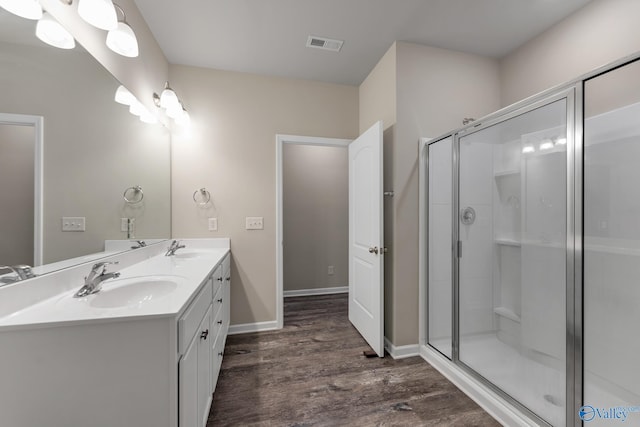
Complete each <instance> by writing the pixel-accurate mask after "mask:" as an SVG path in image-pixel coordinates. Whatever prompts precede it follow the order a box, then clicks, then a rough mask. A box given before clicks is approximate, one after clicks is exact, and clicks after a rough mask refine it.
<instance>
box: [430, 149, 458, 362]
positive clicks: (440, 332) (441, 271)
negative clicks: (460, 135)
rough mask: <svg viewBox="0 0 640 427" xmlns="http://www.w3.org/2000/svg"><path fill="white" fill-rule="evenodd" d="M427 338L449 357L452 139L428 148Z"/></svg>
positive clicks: (450, 347)
mask: <svg viewBox="0 0 640 427" xmlns="http://www.w3.org/2000/svg"><path fill="white" fill-rule="evenodd" d="M428 149H429V175H428V180H429V193H428V197H429V206H428V224H429V225H428V236H429V240H428V249H427V251H428V257H427V258H428V276H429V277H428V286H427V303H428V310H427V312H428V335H427V342H428V343H429V345H430V346H431V347H433V348H435V349H436V350H438V351H439V352H440V353H442V354H444V355H445V356H447V357H448V358H449V359H451V357H452V339H453V326H452V317H453V305H452V298H453V275H452V269H453V264H452V263H453V260H452V255H453V250H452V249H453V248H452V239H451V236H452V232H453V227H452V220H451V218H452V214H453V165H452V161H453V138H452V137H448V138H445V139H442V140H439V141H436V142H433V143H431V144H430V145H429V146H428Z"/></svg>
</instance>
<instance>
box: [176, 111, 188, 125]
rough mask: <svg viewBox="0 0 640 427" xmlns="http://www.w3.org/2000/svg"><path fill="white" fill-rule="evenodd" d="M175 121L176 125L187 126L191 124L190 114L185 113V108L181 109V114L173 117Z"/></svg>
mask: <svg viewBox="0 0 640 427" xmlns="http://www.w3.org/2000/svg"><path fill="white" fill-rule="evenodd" d="M175 122H176V124H177V125H178V126H181V127H189V125H190V124H191V116H189V113H187V110H185V109H183V110H182V114H180V116H179V117H177V118H176V119H175Z"/></svg>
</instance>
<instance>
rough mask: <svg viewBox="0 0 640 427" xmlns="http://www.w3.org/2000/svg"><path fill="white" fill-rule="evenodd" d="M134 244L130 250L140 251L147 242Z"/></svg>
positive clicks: (138, 241) (142, 241) (140, 241)
mask: <svg viewBox="0 0 640 427" xmlns="http://www.w3.org/2000/svg"><path fill="white" fill-rule="evenodd" d="M135 242H136V245H135V246H131V249H140V248H144V247H145V246H147V242H145V241H144V240H136V241H135Z"/></svg>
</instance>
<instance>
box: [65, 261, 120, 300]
mask: <svg viewBox="0 0 640 427" xmlns="http://www.w3.org/2000/svg"><path fill="white" fill-rule="evenodd" d="M109 264H118V261H115V262H98V263H96V264H93V267H92V268H91V272H90V273H89V275H88V276H87V277H85V278H84V286H83V287H81V288H80V289H79V290H78V292H76V293H75V294H74V295H73V297H74V298H82V297H86V296H88V295H91V294H95V293H96V292H100V289H102V282H104V281H105V280H108V279H115V278H117V277H120V273H118V272H115V273H107V265H109Z"/></svg>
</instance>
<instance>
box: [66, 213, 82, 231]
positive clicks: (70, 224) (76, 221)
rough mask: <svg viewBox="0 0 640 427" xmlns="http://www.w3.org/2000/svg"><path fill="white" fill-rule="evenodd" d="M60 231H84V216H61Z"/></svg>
mask: <svg viewBox="0 0 640 427" xmlns="http://www.w3.org/2000/svg"><path fill="white" fill-rule="evenodd" d="M62 231H85V217H83V216H63V217H62Z"/></svg>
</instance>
